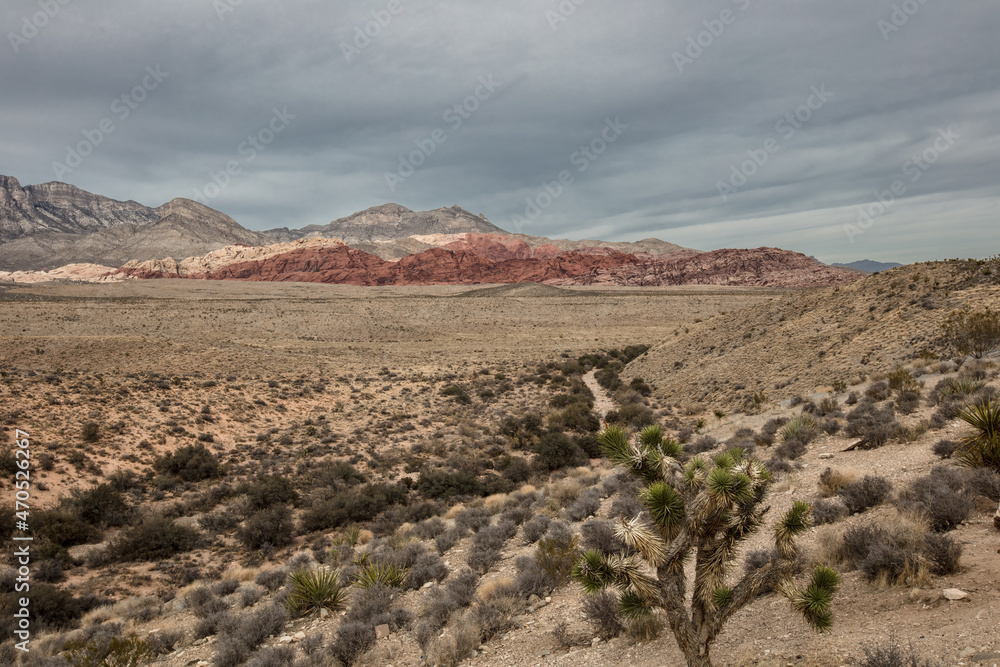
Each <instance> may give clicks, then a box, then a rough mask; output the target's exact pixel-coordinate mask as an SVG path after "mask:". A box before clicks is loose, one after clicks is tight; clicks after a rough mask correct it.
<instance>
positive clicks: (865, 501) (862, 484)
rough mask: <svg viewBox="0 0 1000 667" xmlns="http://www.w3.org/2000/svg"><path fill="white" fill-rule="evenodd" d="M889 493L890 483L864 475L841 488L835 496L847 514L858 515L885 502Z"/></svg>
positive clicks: (884, 479) (883, 479)
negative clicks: (838, 498)
mask: <svg viewBox="0 0 1000 667" xmlns="http://www.w3.org/2000/svg"><path fill="white" fill-rule="evenodd" d="M890 493H892V482H890V481H889V480H887V479H886V478H884V477H877V476H875V475H865V476H864V477H862V478H861V479H860V480H858V481H857V482H852V483H850V484H848V485H847V486H844V487H842V488H841V489H840V491H839V492H838V494H837V495H838V496H839V497H840V500H841V501H843V503H844V505H845V506H846V507H847V511H848V512H850V513H851V514H860V513H861V512H864V511H865V510H866V509H869V508H871V507H875V506H876V505H880V504H881V503H883V502H885V500H886V498H888V497H889V494H890Z"/></svg>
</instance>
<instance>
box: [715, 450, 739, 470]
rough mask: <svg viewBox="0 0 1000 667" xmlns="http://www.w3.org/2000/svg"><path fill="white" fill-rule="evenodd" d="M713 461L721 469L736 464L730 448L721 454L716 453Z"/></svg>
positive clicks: (726, 468)
mask: <svg viewBox="0 0 1000 667" xmlns="http://www.w3.org/2000/svg"><path fill="white" fill-rule="evenodd" d="M712 462H713V463H715V467H716V468H719V469H721V470H729V469H730V468H732V467H733V466H734V465H736V459H734V458H733V456H732V453H731V452H730V451H728V450H727V451H725V452H722V453H721V454H716V455H715V456H714V457H712Z"/></svg>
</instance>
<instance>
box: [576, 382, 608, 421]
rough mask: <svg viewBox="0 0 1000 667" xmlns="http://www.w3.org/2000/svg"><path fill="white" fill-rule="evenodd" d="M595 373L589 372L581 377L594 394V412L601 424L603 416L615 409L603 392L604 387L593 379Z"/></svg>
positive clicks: (606, 394)
mask: <svg viewBox="0 0 1000 667" xmlns="http://www.w3.org/2000/svg"><path fill="white" fill-rule="evenodd" d="M594 373H595V371H590V372H589V373H587V374H586V375H584V376H583V382H584V384H586V385H587V388H588V389H590V391H591V392H593V394H594V411H595V412H596V413H597V415H598V416H599V417H600V419H601V422H602V423H603V422H604V415H606V414H608V413H609V412H611V411H612V410H614V409H615V404H614V402H613V401H612V400H611V398H610V397H609V396H608V393H607V392H606V391H604V387H602V386H601V385H599V384H598V383H597V378H595V377H594Z"/></svg>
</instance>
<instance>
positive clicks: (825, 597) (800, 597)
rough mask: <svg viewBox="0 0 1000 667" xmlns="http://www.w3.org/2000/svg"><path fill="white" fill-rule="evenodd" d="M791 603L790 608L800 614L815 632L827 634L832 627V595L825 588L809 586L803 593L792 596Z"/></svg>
mask: <svg viewBox="0 0 1000 667" xmlns="http://www.w3.org/2000/svg"><path fill="white" fill-rule="evenodd" d="M791 602H792V608H793V609H795V611H797V612H799V613H800V614H802V616H803V617H804V618H805V619H806V622H807V623H809V625H811V626H812V627H813V629H814V630H816V632H827V631H829V630H830V628H831V627H833V613H832V612H831V611H830V603H832V602H833V593H832V592H831V591H829V590H827V589H826V588H823V587H822V586H817V585H816V584H811V585H810V586H809V587H808V588H807V589H805V590H804V591H798V592H796V593H795V594H794V595H792V596H791Z"/></svg>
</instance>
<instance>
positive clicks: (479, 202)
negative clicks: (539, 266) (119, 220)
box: [0, 0, 1000, 262]
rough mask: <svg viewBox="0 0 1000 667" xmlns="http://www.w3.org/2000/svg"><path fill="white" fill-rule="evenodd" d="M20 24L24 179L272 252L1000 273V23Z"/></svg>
mask: <svg viewBox="0 0 1000 667" xmlns="http://www.w3.org/2000/svg"><path fill="white" fill-rule="evenodd" d="M60 2H62V3H65V4H60ZM46 7H48V10H47V14H46V13H45V8H46ZM50 15H51V16H50ZM379 21H380V23H379ZM38 26H41V27H38ZM0 27H2V30H3V32H4V35H5V37H4V40H3V43H2V44H0V91H2V95H0V118H2V123H0V173H2V174H6V175H11V176H15V177H17V178H18V179H20V181H21V182H22V184H33V183H43V182H47V181H52V180H61V181H66V182H69V183H72V184H74V185H77V186H79V187H81V188H84V189H86V190H89V191H92V192H96V193H99V194H103V195H107V196H111V197H115V198H117V199H135V200H137V201H140V202H142V203H144V204H148V205H151V206H158V205H160V204H162V203H164V202H166V201H168V200H170V199H172V198H174V197H188V198H196V193H198V196H200V197H202V201H204V202H205V203H207V204H209V205H210V206H212V207H213V208H217V209H219V210H221V211H223V212H225V213H227V214H229V215H231V216H232V217H234V218H235V219H236V220H237V221H239V222H240V223H241V224H243V225H244V226H246V227H248V228H251V229H268V228H272V227H284V226H289V227H301V226H303V225H307V224H325V223H327V222H329V221H331V220H333V219H335V218H338V217H342V216H345V215H348V214H350V213H353V212H355V211H358V210H362V209H365V208H368V207H370V206H375V205H378V204H382V203H386V202H396V203H399V204H402V205H404V206H407V207H409V208H412V209H415V210H424V209H430V208H437V207H441V206H451V205H453V204H458V205H460V206H462V207H463V208H466V209H469V210H471V211H472V212H474V213H483V214H485V215H486V216H487V217H489V218H490V220H492V221H493V222H494V223H495V224H497V225H499V226H500V227H503V228H505V229H508V230H511V231H522V232H525V233H529V234H536V235H543V236H550V237H565V238H574V239H579V238H601V239H606V240H638V239H642V238H646V237H651V236H653V237H658V238H662V239H664V240H668V241H671V242H674V243H679V244H681V245H685V246H689V247H695V248H700V249H704V250H710V249H715V248H722V247H757V246H762V245H769V246H779V247H783V248H789V249H792V250H798V251H801V252H805V253H807V254H811V255H815V256H817V257H818V258H819V259H821V260H823V261H828V262H834V261H850V260H855V259H862V258H871V259H879V260H886V261H889V260H895V261H902V262H909V261H916V260H925V259H935V258H945V257H958V256H961V257H969V256H973V257H982V256H986V255H990V254H994V253H996V252H998V251H1000V243H998V241H1000V233H998V227H1000V225H998V223H1000V208H998V205H997V204H998V201H1000V178H998V176H1000V39H998V35H1000V5H998V3H997V2H996V0H951V1H950V2H944V0H906V1H905V2H903V1H902V0H838V1H837V2H829V1H827V2H820V1H818V0H771V1H770V2H764V1H763V0H709V1H707V2H706V1H698V2H696V1H694V0H690V1H684V2H666V1H665V0H616V1H614V2H612V1H611V0H562V1H561V2H560V0H476V1H475V2H473V1H472V0H465V1H464V2H457V1H451V0H437V1H432V0H374V1H364V2H362V1H358V2H342V1H337V0H333V1H330V0H325V1H324V0H281V1H280V2H275V1H274V0H271V1H265V0H214V1H213V0H170V1H169V2H163V1H162V0H161V1H158V2H154V1H153V0H127V1H126V0H89V1H86V2H85V1H84V0H4V2H3V4H2V6H0ZM366 32H367V34H365V33H366ZM477 95H478V97H477ZM116 100H117V102H116ZM456 105H459V106H458V110H457V111H456V108H455V107H456ZM126 113H127V115H126ZM789 114H790V116H788V117H787V118H786V115H789ZM783 119H784V120H783ZM102 121H103V129H102ZM250 137H254V139H253V142H250V141H248V139H249V138H250ZM254 143H256V146H255V145H254ZM418 144H419V145H422V146H423V148H418ZM432 146H433V150H431V147H432ZM581 147H585V148H586V151H581ZM68 148H72V150H73V151H75V152H76V153H77V154H79V155H80V158H79V159H77V157H75V156H74V155H72V154H69V153H70V151H69V150H68ZM83 153H87V155H86V156H84V155H82V154H83ZM401 156H402V157H403V158H404V159H405V160H406V161H407V163H408V164H403V165H401V164H400V157H401ZM251 158H252V159H251ZM754 159H756V161H754ZM56 163H58V164H56ZM415 163H419V166H417V167H416V168H415V169H414V170H413V172H412V174H411V173H410V166H411V165H413V164H415ZM227 166H228V167H231V172H232V173H233V174H234V175H229V174H224V172H225V170H226V169H227ZM212 174H215V175H216V177H217V180H218V181H220V182H222V183H223V184H225V182H226V180H227V179H228V180H229V183H228V184H226V185H225V187H216V186H215V184H214V183H213V181H212ZM560 176H562V178H563V183H559V180H560ZM546 184H549V187H548V190H547V189H546ZM206 186H208V187H206ZM894 186H895V189H896V193H893V192H892V190H893V187H894ZM879 193H882V194H881V195H880V194H879ZM553 195H554V196H553ZM879 197H881V198H882V199H884V200H885V201H886V202H887V203H886V204H879V203H878V198H879ZM526 200H531V201H532V202H533V203H534V206H529V204H528V201H526ZM863 211H868V212H870V213H871V214H872V217H871V218H868V217H866V215H862V212H863ZM515 216H519V217H517V218H516V217H515ZM859 216H860V218H859ZM859 223H860V224H859Z"/></svg>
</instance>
